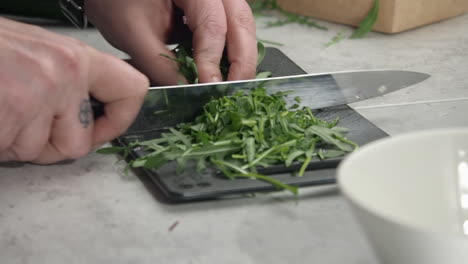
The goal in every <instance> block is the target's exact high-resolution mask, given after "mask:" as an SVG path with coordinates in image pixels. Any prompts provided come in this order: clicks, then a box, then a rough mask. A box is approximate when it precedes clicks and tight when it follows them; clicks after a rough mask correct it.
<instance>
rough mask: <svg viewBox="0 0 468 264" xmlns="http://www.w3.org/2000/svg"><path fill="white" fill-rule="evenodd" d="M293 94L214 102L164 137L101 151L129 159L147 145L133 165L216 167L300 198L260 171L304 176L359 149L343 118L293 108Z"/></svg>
mask: <svg viewBox="0 0 468 264" xmlns="http://www.w3.org/2000/svg"><path fill="white" fill-rule="evenodd" d="M288 94H289V92H280V93H276V94H272V95H268V94H267V92H266V91H265V89H263V88H257V89H255V90H252V91H251V92H250V93H249V92H239V93H236V94H234V95H232V96H225V97H222V98H220V99H214V100H211V101H210V102H208V103H207V104H206V105H205V106H204V107H203V114H201V115H200V116H198V117H197V118H196V119H195V121H194V122H193V123H183V124H180V125H178V126H177V127H176V128H173V129H170V132H168V133H163V134H162V137H161V138H158V139H153V140H149V141H145V142H138V143H135V144H133V145H131V146H129V147H111V148H105V149H101V150H99V151H98V152H99V153H103V154H112V153H123V154H124V156H126V155H128V153H129V151H131V150H132V149H134V148H135V147H142V148H143V150H144V151H145V152H146V153H147V154H146V155H144V156H142V157H140V158H138V159H136V160H133V161H131V162H130V164H129V165H130V166H131V167H134V168H136V167H145V168H150V169H157V168H160V167H161V166H163V165H164V164H166V163H168V162H171V161H175V162H176V163H177V172H178V173H182V172H183V171H184V169H185V168H186V165H187V162H190V161H193V162H196V164H197V165H196V168H197V171H198V172H203V171H204V170H205V169H207V167H208V166H209V165H211V166H214V167H215V168H217V169H219V170H220V171H221V172H222V173H223V174H224V175H225V176H226V177H228V178H230V179H235V178H237V177H250V178H257V179H260V180H264V181H267V182H270V183H272V184H273V185H275V186H276V187H278V188H283V189H287V190H289V191H291V192H293V193H294V194H297V187H294V186H288V185H285V184H283V183H281V182H279V181H277V180H275V179H273V178H271V177H268V176H265V175H260V174H258V173H257V168H258V167H268V166H271V165H274V164H284V165H285V166H288V167H289V166H291V164H293V163H297V162H299V163H301V164H302V166H301V168H300V170H299V171H298V172H297V175H298V176H302V175H303V174H304V172H305V170H306V169H307V166H308V165H309V163H310V162H311V161H312V160H314V159H326V158H332V157H338V156H342V155H344V154H346V153H349V152H351V151H353V150H354V149H355V148H356V147H357V146H356V144H354V143H353V142H351V141H349V140H348V139H346V138H345V134H346V129H344V128H341V127H337V126H336V125H337V122H338V120H336V121H334V122H325V121H322V120H319V119H317V118H316V117H315V116H314V115H313V113H312V111H311V110H310V109H309V108H308V107H300V106H299V103H300V99H299V98H295V100H296V102H297V103H296V104H294V105H293V106H291V107H289V108H288V107H287V104H286V101H285V97H286V96H287V95H288Z"/></svg>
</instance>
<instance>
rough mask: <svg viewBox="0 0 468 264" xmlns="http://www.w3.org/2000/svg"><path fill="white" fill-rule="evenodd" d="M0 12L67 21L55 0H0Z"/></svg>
mask: <svg viewBox="0 0 468 264" xmlns="http://www.w3.org/2000/svg"><path fill="white" fill-rule="evenodd" d="M0 13H2V14H7V15H15V16H24V17H37V18H48V19H58V20H63V21H67V19H66V17H65V16H64V15H63V14H62V12H61V11H60V6H59V4H58V1H57V0H2V1H1V4H0Z"/></svg>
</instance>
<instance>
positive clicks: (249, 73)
mask: <svg viewBox="0 0 468 264" xmlns="http://www.w3.org/2000/svg"><path fill="white" fill-rule="evenodd" d="M234 65H235V66H234ZM231 67H233V69H232V71H233V72H234V73H235V76H237V77H238V78H242V79H251V78H253V77H254V76H255V73H256V71H257V65H256V63H254V62H250V61H248V62H243V63H235V64H233V66H231Z"/></svg>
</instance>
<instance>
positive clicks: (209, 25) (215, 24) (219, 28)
mask: <svg viewBox="0 0 468 264" xmlns="http://www.w3.org/2000/svg"><path fill="white" fill-rule="evenodd" d="M200 27H201V29H202V30H203V31H204V32H207V34H209V35H210V36H212V37H219V38H224V37H225V36H226V34H227V24H226V21H224V20H219V19H216V18H215V17H214V16H208V18H207V19H206V20H205V21H204V22H203V23H202V24H201V25H200Z"/></svg>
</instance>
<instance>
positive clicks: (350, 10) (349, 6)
mask: <svg viewBox="0 0 468 264" xmlns="http://www.w3.org/2000/svg"><path fill="white" fill-rule="evenodd" d="M277 1H278V4H279V5H280V6H281V7H282V8H283V9H284V10H286V11H288V12H291V13H296V14H300V15H307V16H311V17H315V18H318V19H323V20H328V21H332V22H337V23H342V24H347V25H353V26H356V25H358V24H359V22H360V21H361V20H362V19H363V18H364V17H366V15H367V13H368V12H369V11H370V10H371V8H372V7H373V5H374V0H327V1H323V0H277ZM467 11H468V0H380V12H379V18H378V20H377V22H376V24H375V25H374V30H376V31H380V32H385V33H397V32H401V31H405V30H408V29H412V28H416V27H419V26H423V25H427V24H431V23H434V22H438V21H441V20H444V19H447V18H450V17H454V16H457V15H461V14H463V13H465V12H467Z"/></svg>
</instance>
